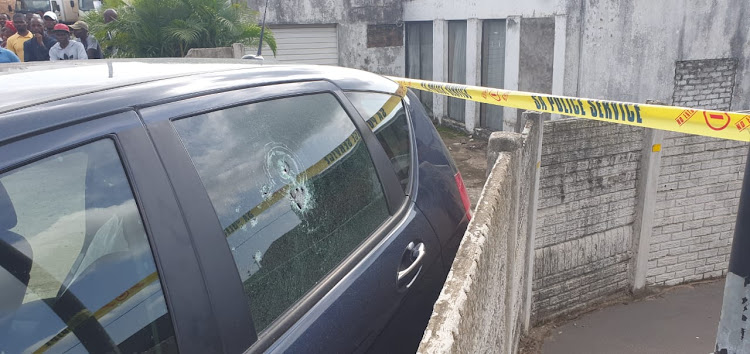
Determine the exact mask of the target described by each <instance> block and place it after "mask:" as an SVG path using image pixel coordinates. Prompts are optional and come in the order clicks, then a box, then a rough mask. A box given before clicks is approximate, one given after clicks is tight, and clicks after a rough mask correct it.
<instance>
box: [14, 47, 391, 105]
mask: <svg viewBox="0 0 750 354" xmlns="http://www.w3.org/2000/svg"><path fill="white" fill-rule="evenodd" d="M256 63H257V62H254V61H248V60H235V59H185V58H164V59H130V60H80V61H65V62H42V63H18V64H9V65H3V66H0V80H2V81H3V82H4V83H5V87H6V89H5V90H3V91H4V92H3V94H2V98H1V99H0V113H4V112H9V111H13V110H18V109H21V108H24V107H29V106H35V105H39V104H40V103H46V102H51V101H56V100H62V99H65V98H71V97H79V96H82V95H86V94H91V93H96V92H100V91H105V90H113V89H118V88H122V87H127V86H137V85H139V84H145V83H150V82H156V81H162V82H164V84H163V85H159V86H161V87H160V88H161V89H163V90H168V89H169V86H172V87H179V86H181V85H184V84H185V82H186V81H195V80H200V79H201V78H205V77H206V76H205V75H204V76H203V77H201V74H209V73H224V74H230V72H231V71H235V72H236V73H235V74H236V75H230V76H238V75H244V76H245V78H246V80H247V81H248V82H247V83H248V84H249V83H250V82H252V83H253V84H256V85H257V84H261V82H259V80H257V79H258V78H263V79H264V80H266V81H267V82H269V83H271V82H282V81H289V80H290V79H294V80H295V81H300V80H305V79H306V80H312V79H315V78H318V79H325V80H328V81H332V82H334V83H335V84H338V85H339V86H346V88H344V87H342V88H344V89H368V86H372V84H375V86H382V85H383V84H384V83H385V82H384V81H385V80H387V79H385V78H382V77H380V76H378V75H375V74H372V73H368V72H363V71H357V70H354V69H347V68H341V67H335V66H318V65H257V64H256ZM188 77H193V78H192V79H189V78H188ZM177 78H182V80H171V81H165V80H167V79H177ZM388 81H389V80H388ZM394 84H395V83H394ZM385 85H386V86H392V85H388V83H385ZM143 89H144V90H147V89H148V88H147V87H146V86H144V87H143ZM381 89H384V90H385V91H394V92H395V90H393V89H392V88H382V87H381ZM157 96H159V97H161V98H163V95H157Z"/></svg>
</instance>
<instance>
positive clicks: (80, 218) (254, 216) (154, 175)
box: [0, 60, 470, 353]
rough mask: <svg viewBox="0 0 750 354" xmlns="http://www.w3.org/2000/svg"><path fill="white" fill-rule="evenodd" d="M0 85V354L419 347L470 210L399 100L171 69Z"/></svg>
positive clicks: (239, 67) (53, 75) (307, 79)
mask: <svg viewBox="0 0 750 354" xmlns="http://www.w3.org/2000/svg"><path fill="white" fill-rule="evenodd" d="M0 79H1V80H2V81H3V82H4V83H5V85H4V89H3V90H4V91H3V93H2V94H1V95H0V353H21V352H28V353H32V352H33V353H43V352H49V353H81V352H91V353H109V352H119V353H135V352H138V353H142V352H147V353H171V352H183V353H216V352H220V353H239V352H266V351H268V352H292V353H300V352H319V353H350V352H368V351H369V352H409V351H411V352H413V351H414V350H416V348H417V345H418V343H419V340H420V339H421V336H422V332H423V331H424V329H425V326H426V324H427V321H428V319H429V316H430V314H431V311H432V306H433V304H434V302H435V300H436V298H437V295H438V294H439V291H440V289H441V287H442V284H443V282H444V280H445V277H446V275H447V272H448V270H449V269H450V266H451V262H452V260H453V257H454V256H455V253H456V250H457V248H458V244H459V242H460V241H461V237H462V235H463V233H464V231H465V229H466V225H467V223H468V220H469V218H470V214H469V202H468V198H467V196H466V191H465V188H464V187H463V182H462V180H461V176H460V174H459V173H458V171H457V170H456V167H455V165H454V163H453V161H452V160H451V158H450V156H449V155H448V153H447V150H446V148H445V146H444V145H443V143H442V141H441V139H440V137H439V136H438V135H437V132H436V130H435V128H434V127H433V125H432V124H431V122H430V120H429V118H428V116H427V114H426V113H425V110H424V108H423V107H422V105H421V104H420V103H419V101H418V99H417V97H416V96H415V95H414V94H413V93H411V92H407V91H406V90H404V89H402V88H401V87H400V86H399V85H398V84H396V83H394V82H393V81H391V80H389V79H387V78H384V77H382V76H378V75H375V74H371V73H367V72H362V71H357V70H352V69H344V68H335V67H316V66H254V65H247V64H244V63H243V64H241V63H239V62H231V63H229V62H226V63H218V62H204V61H183V60H178V61H164V60H162V61H154V62H149V61H91V62H76V63H64V64H55V65H53V64H49V63H44V64H39V65H34V64H16V65H11V66H6V67H2V68H0Z"/></svg>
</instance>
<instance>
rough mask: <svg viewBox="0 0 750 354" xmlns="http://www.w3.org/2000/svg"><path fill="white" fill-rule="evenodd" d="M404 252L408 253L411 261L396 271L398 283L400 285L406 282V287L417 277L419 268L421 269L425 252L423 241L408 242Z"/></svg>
mask: <svg viewBox="0 0 750 354" xmlns="http://www.w3.org/2000/svg"><path fill="white" fill-rule="evenodd" d="M404 253H405V255H406V254H407V253H410V255H411V259H412V261H411V264H409V266H408V267H406V269H404V270H401V271H399V272H398V284H399V286H402V284H403V283H405V282H408V284H405V286H406V287H407V288H408V287H409V286H411V284H412V283H413V282H414V280H415V279H416V278H417V274H418V273H419V270H420V269H422V262H423V261H424V257H425V254H427V252H426V247H425V245H424V243H422V242H420V243H419V244H414V242H409V245H408V246H406V251H405V252H404Z"/></svg>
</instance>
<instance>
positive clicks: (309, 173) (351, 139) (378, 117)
mask: <svg viewBox="0 0 750 354" xmlns="http://www.w3.org/2000/svg"><path fill="white" fill-rule="evenodd" d="M405 94H406V88H404V87H403V86H402V87H399V89H398V91H396V95H395V96H391V97H390V98H389V99H388V100H387V101H386V102H385V103H384V104H383V106H382V107H381V108H380V109H379V110H378V111H377V112H375V114H374V115H373V116H372V117H370V119H368V120H367V122H366V123H367V126H368V127H370V130H372V132H373V133H377V132H378V130H379V129H382V128H384V127H385V126H386V125H384V124H383V122H384V121H385V119H386V118H387V117H388V116H389V115H390V114H391V113H392V112H393V110H394V109H396V107H398V105H399V104H400V103H401V99H402V98H403V96H404V95H405ZM361 139H362V138H361V136H360V135H359V132H358V131H357V130H356V129H355V130H354V132H353V133H352V134H351V135H349V136H348V137H347V138H346V139H345V140H344V141H343V142H341V144H339V145H338V146H336V148H334V149H333V150H332V151H331V152H330V153H328V155H326V156H324V157H323V158H322V159H320V160H319V161H318V162H316V163H314V164H313V165H312V166H310V167H309V168H308V169H306V170H305V171H303V172H302V173H300V174H298V175H297V176H296V177H295V178H296V181H297V183H302V182H303V181H304V180H306V179H309V178H312V177H314V176H317V175H319V174H321V173H323V171H325V170H327V169H328V168H329V167H331V166H332V165H333V164H334V163H336V162H337V161H339V160H341V158H343V157H344V156H346V155H348V154H349V153H350V152H351V151H352V149H353V148H354V147H355V146H356V145H357V143H359V141H360V140H361ZM291 188H292V185H291V184H287V185H285V186H284V187H282V188H280V189H279V190H277V191H276V192H274V193H273V194H271V195H270V196H269V197H267V198H266V199H264V200H263V201H262V202H261V203H260V204H258V205H256V206H255V207H254V208H252V209H250V210H249V211H248V212H246V213H245V214H243V215H241V216H240V217H239V218H237V220H235V221H234V222H233V223H231V224H229V225H228V226H227V227H226V228H224V235H225V236H226V237H229V235H231V234H233V233H235V232H236V231H237V230H239V229H241V228H242V227H243V226H245V225H247V224H248V223H249V222H250V221H252V220H253V218H255V217H257V216H258V215H260V214H261V213H263V212H264V211H266V210H267V209H268V208H270V207H271V206H272V205H274V204H276V203H277V202H278V201H279V200H281V199H282V198H284V197H285V196H287V195H288V194H289V190H290V189H291Z"/></svg>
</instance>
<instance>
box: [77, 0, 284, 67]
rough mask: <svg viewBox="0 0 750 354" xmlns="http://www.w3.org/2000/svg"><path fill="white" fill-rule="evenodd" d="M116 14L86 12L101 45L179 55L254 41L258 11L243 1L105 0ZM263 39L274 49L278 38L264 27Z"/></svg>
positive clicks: (136, 53) (125, 53) (142, 54)
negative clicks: (105, 15)
mask: <svg viewBox="0 0 750 354" xmlns="http://www.w3.org/2000/svg"><path fill="white" fill-rule="evenodd" d="M102 8H104V9H107V8H114V9H116V10H117V13H118V15H119V18H118V19H117V20H116V21H113V22H110V23H108V24H105V23H104V19H103V17H102V14H101V13H97V12H91V13H89V14H87V15H86V16H85V18H84V21H86V22H87V23H88V24H89V27H90V31H91V32H92V33H93V34H94V36H96V38H98V39H100V41H101V43H102V47H103V48H117V53H116V56H117V57H129V58H158V57H182V56H185V54H187V52H188V50H189V49H190V48H214V47H229V46H231V45H232V43H243V44H245V45H247V46H255V47H256V48H257V46H258V39H259V38H260V32H261V28H260V25H258V22H257V18H258V16H257V15H258V13H257V12H255V11H252V10H250V9H249V8H248V7H247V5H246V4H244V2H243V3H242V4H239V3H233V2H232V1H230V0H132V1H130V4H127V3H125V2H124V1H122V0H107V1H105V2H104V6H102ZM263 42H264V43H267V44H268V46H269V47H270V48H271V50H272V51H273V53H274V55H275V53H276V41H275V40H274V38H273V34H272V33H271V31H269V30H268V28H266V30H265V31H264V34H263Z"/></svg>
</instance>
